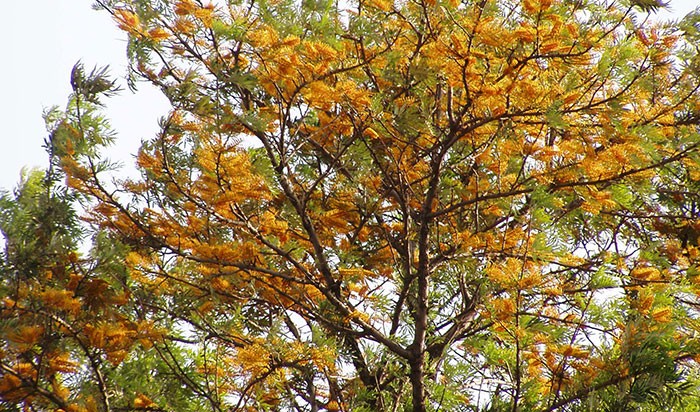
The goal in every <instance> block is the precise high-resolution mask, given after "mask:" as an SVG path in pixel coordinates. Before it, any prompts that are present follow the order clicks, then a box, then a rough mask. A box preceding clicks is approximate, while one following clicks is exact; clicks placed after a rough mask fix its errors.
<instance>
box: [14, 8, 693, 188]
mask: <svg viewBox="0 0 700 412" xmlns="http://www.w3.org/2000/svg"><path fill="white" fill-rule="evenodd" d="M2 1H3V3H4V6H3V10H2V13H0V39H3V40H4V44H3V53H2V63H0V79H2V83H3V84H2V86H3V89H4V90H3V91H4V93H3V96H2V99H0V125H1V126H0V188H4V189H11V188H14V187H15V185H16V183H17V182H18V180H19V173H20V170H21V169H22V168H23V167H25V166H28V167H46V159H47V158H46V154H45V152H44V150H43V148H42V147H41V146H42V143H43V141H44V138H45V137H46V135H47V132H46V130H45V128H44V123H43V120H42V117H41V115H42V112H43V110H44V108H47V107H50V106H53V105H58V106H60V107H63V106H64V105H65V103H66V98H67V96H68V94H69V93H70V83H69V78H70V70H71V68H72V67H73V65H74V64H75V62H76V61H78V60H82V61H83V63H84V64H85V67H86V69H88V70H89V69H92V67H93V66H95V65H97V66H104V65H109V66H110V68H111V74H112V75H113V76H116V77H119V78H120V80H121V79H123V78H124V75H125V74H126V52H125V48H126V40H125V35H124V34H123V33H122V32H121V31H120V30H118V29H116V26H115V25H114V24H113V23H112V21H111V19H110V17H109V15H108V14H107V13H105V12H96V11H94V10H92V8H91V7H90V6H91V5H92V0H33V1H32V2H31V6H29V5H28V4H27V3H26V2H24V1H12V0H2ZM698 6H700V1H699V0H672V1H671V9H672V13H666V12H662V13H660V15H659V16H658V17H660V18H681V17H682V16H684V15H685V14H687V13H688V12H689V11H691V10H692V9H694V8H695V7H698ZM121 84H122V86H123V88H124V89H125V90H124V91H122V93H121V94H120V95H119V96H118V97H115V98H112V99H109V100H104V101H103V102H104V103H106V104H107V109H106V112H107V116H108V117H109V118H110V119H111V120H112V126H113V127H114V128H115V129H116V130H117V132H118V133H119V135H118V141H117V144H116V147H114V148H112V150H111V151H110V154H111V155H110V158H111V159H113V160H121V161H123V162H125V163H130V158H131V155H132V154H133V153H135V152H136V150H137V149H138V147H139V143H140V141H141V140H142V139H147V138H150V137H151V136H153V135H154V133H155V132H156V131H157V120H158V118H159V117H160V116H162V115H164V114H165V113H167V110H168V104H167V101H166V100H165V98H164V97H163V96H162V95H161V94H160V92H159V91H158V90H156V89H154V88H152V87H150V86H148V85H145V84H144V85H143V86H141V87H140V88H139V91H138V93H137V94H132V93H131V92H129V91H128V89H126V87H125V84H124V82H123V80H122V81H121Z"/></svg>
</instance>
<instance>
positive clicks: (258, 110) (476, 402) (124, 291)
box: [0, 0, 700, 412]
mask: <svg viewBox="0 0 700 412" xmlns="http://www.w3.org/2000/svg"><path fill="white" fill-rule="evenodd" d="M637 3H641V2H633V3H631V4H627V3H624V2H603V1H585V2H570V1H549V0H541V1H536V0H524V1H522V2H520V1H518V2H511V1H499V2H495V1H493V2H491V1H473V2H472V1H465V2H455V1H437V0H421V1H407V2H390V1H385V0H373V1H359V2H356V1H351V2H343V3H340V2H330V1H322V0H321V1H302V2H294V1H288V0H279V1H274V2H267V1H239V2H226V4H218V5H215V4H204V3H200V2H198V1H193V0H180V1H174V2H172V1H166V0H164V1H148V2H147V1H142V2H116V1H114V2H113V1H107V0H104V1H99V2H98V5H99V7H100V8H101V9H103V10H106V11H107V12H109V13H111V14H112V15H113V16H114V19H115V21H116V23H117V24H118V25H119V27H120V28H122V29H123V30H125V31H126V32H128V33H129V39H130V40H129V47H128V51H129V56H130V59H131V64H132V67H131V74H132V77H131V80H132V81H133V82H135V81H136V80H143V79H145V80H147V81H149V82H151V83H153V84H155V85H157V86H158V87H160V88H161V89H162V90H163V92H164V94H165V95H166V96H167V97H168V98H169V99H170V101H171V103H172V111H171V112H170V113H168V114H167V115H166V116H165V117H164V118H163V119H162V121H161V126H162V127H161V131H160V133H159V134H158V135H157V136H156V137H154V138H152V139H150V140H148V141H145V142H144V143H143V145H142V147H141V149H140V150H139V153H138V155H137V157H136V163H137V168H138V170H139V172H140V177H139V178H121V179H119V178H116V177H114V174H113V173H112V172H111V170H112V169H113V166H112V165H111V164H110V162H109V161H108V160H107V159H106V157H105V155H104V151H105V148H106V147H107V146H108V143H109V142H110V139H111V138H112V134H111V132H110V130H109V127H108V125H107V124H106V123H105V121H104V119H103V118H102V115H101V114H100V111H101V109H100V102H99V100H98V97H99V96H100V94H102V93H105V92H106V93H110V92H112V91H113V90H114V84H113V83H112V82H111V81H110V80H109V79H108V78H107V75H106V73H105V72H104V71H100V70H96V71H93V73H91V74H87V73H85V71H84V70H83V68H82V67H81V66H80V65H78V66H76V68H75V69H74V71H73V75H72V84H73V87H74V93H73V94H72V96H71V99H70V102H69V105H68V107H67V109H66V111H65V113H62V114H61V113H56V114H55V117H56V122H55V125H54V127H53V129H52V130H53V133H52V138H51V139H50V145H49V146H50V148H51V152H52V154H53V158H52V159H53V164H54V165H55V167H57V168H60V169H61V170H62V172H63V173H65V175H66V183H67V185H68V186H69V187H70V188H71V190H73V191H75V193H76V195H77V196H80V197H81V198H82V199H83V201H84V202H85V203H84V205H85V208H86V210H87V212H86V213H87V216H86V221H87V222H88V223H89V224H90V225H91V227H92V230H95V231H96V232H97V233H100V235H99V236H101V237H98V239H109V242H107V243H108V244H109V245H110V247H111V248H113V249H115V248H116V249H115V250H117V251H115V252H114V253H113V256H117V257H121V258H117V259H114V262H113V263H114V265H113V267H111V268H110V269H109V270H104V271H97V270H96V271H94V272H95V275H94V279H95V280H94V281H95V282H100V281H105V282H107V285H105V286H104V287H105V288H106V289H105V290H109V291H110V292H108V293H107V295H106V296H112V295H113V296H114V298H108V299H106V300H105V301H106V303H105V306H107V307H108V308H109V309H104V310H106V311H108V313H112V314H114V315H111V316H112V317H111V318H109V319H115V321H114V322H117V323H118V325H114V324H113V323H112V324H110V325H109V326H105V328H106V329H105V331H103V332H101V333H102V335H100V334H97V332H95V330H96V329H95V322H96V321H97V319H104V314H102V312H99V311H95V310H92V307H91V306H90V304H89V303H87V302H89V301H91V300H93V301H94V300H95V296H96V295H99V294H100V293H102V292H101V291H92V292H84V293H83V292H79V291H78V290H77V289H75V288H74V289H71V288H70V285H69V284H65V283H59V285H60V287H62V288H63V289H60V290H58V289H57V292H56V293H60V294H62V295H61V296H64V297H65V299H66V302H68V300H70V302H73V305H74V306H75V308H76V310H75V311H74V315H73V314H72V313H73V312H70V310H69V311H68V312H70V313H71V316H69V317H63V318H61V319H62V321H59V320H57V319H54V318H53V317H48V318H47V317H44V318H42V319H43V320H42V322H45V325H47V326H43V328H44V329H42V330H41V331H39V332H37V334H38V336H43V337H45V339H46V341H47V342H49V341H50V342H55V341H56V339H58V338H55V339H54V337H53V335H48V337H46V336H47V334H46V330H47V329H48V328H50V327H55V326H56V325H58V324H61V322H63V323H65V324H66V325H65V328H72V330H73V331H74V332H70V333H67V335H70V337H71V338H72V339H73V342H75V343H76V344H77V347H76V346H75V344H73V347H72V348H67V349H65V351H67V353H71V354H73V355H71V356H81V357H82V359H88V360H89V361H90V364H91V365H92V367H91V368H88V369H87V370H65V371H60V373H61V376H63V377H64V378H65V379H64V380H65V381H71V382H72V380H81V379H82V380H83V381H85V382H86V383H85V384H84V385H87V386H89V385H90V384H92V385H93V386H94V382H95V380H94V379H91V378H90V377H89V376H88V375H90V374H91V373H92V374H93V375H96V374H97V373H98V372H99V371H103V370H104V371H109V373H111V374H112V375H110V376H109V377H103V378H100V379H97V386H98V387H97V388H96V389H94V390H93V389H85V391H86V392H85V393H86V394H87V393H95V396H94V399H96V400H97V399H99V400H100V401H99V402H98V401H92V403H91V402H90V401H89V400H88V399H87V397H86V396H87V395H86V396H83V395H82V394H81V393H80V391H78V392H76V394H74V395H70V396H68V395H66V396H62V397H59V398H56V399H54V398H52V396H54V394H55V393H56V392H57V391H56V390H53V389H51V388H49V387H46V386H41V388H43V389H42V390H41V391H39V390H38V389H36V390H35V391H34V392H32V393H31V398H29V397H27V396H30V394H28V393H24V392H23V394H24V395H23V396H24V397H23V398H21V399H22V401H23V402H24V403H25V404H26V405H29V404H31V405H35V406H34V407H36V408H41V407H42V404H41V403H35V401H34V399H35V398H36V399H39V398H41V402H45V403H46V404H47V405H48V404H51V403H52V402H53V405H55V406H57V407H61V408H64V409H66V410H68V409H67V408H71V407H72V408H74V409H75V410H80V408H83V409H86V410H144V409H145V410H193V409H205V410H214V411H220V410H271V411H286V410H290V411H293V410H298V411H302V410H308V411H321V410H328V411H341V410H342V411H350V410H352V411H362V410H366V411H375V410H381V411H384V410H386V411H394V410H412V411H416V412H420V411H427V410H465V411H467V410H489V411H525V410H527V411H530V410H533V411H555V410H567V411H582V410H615V411H618V410H654V408H657V409H658V408H660V407H664V408H666V409H668V408H672V407H678V408H681V409H682V410H688V409H689V408H697V404H698V402H697V400H696V399H695V398H696V395H697V389H696V382H697V379H696V375H697V370H698V369H697V363H696V362H697V360H698V359H700V357H699V356H700V341H698V333H699V332H700V325H699V324H698V322H697V318H698V315H699V313H698V305H699V304H700V301H698V296H700V289H699V284H700V281H699V278H698V270H697V263H698V251H699V249H698V239H699V238H700V236H699V234H700V220H699V218H700V215H699V212H698V200H699V199H698V190H697V189H698V185H699V183H698V182H699V181H700V175H698V170H700V168H699V164H698V161H699V160H700V153H699V147H698V146H699V145H700V138H699V137H698V123H699V122H700V97H699V96H700V94H699V93H698V88H700V70H699V67H700V60H699V59H700V58H699V57H698V55H697V49H696V48H695V46H694V44H697V43H695V42H694V39H695V38H696V37H697V33H698V27H700V26H699V25H700V18H699V17H698V14H691V15H690V16H688V17H687V18H686V19H684V20H683V22H682V24H678V25H676V24H658V23H651V22H650V21H649V20H647V19H645V16H646V15H645V14H644V13H648V12H649V11H652V10H653V9H654V8H655V7H656V6H650V5H649V4H647V3H648V2H643V3H644V5H641V4H637ZM657 3H658V2H657ZM660 6H661V4H660V3H659V4H658V7H660ZM132 85H136V83H132ZM110 173H111V174H110ZM110 176H112V178H111V180H110ZM11 222H14V221H11ZM13 225H16V223H11V224H10V225H9V227H12V226H13ZM6 233H7V231H6ZM8 238H11V237H9V236H8ZM8 245H10V243H8ZM9 250H10V248H9V247H8V253H7V257H8V259H9V257H10V256H11V254H10V252H9ZM92 256H93V259H94V258H97V257H98V256H99V253H95V254H93V255H92ZM73 261H76V259H75V258H73ZM73 261H71V260H70V259H69V262H71V263H72V264H75V263H73ZM78 261H79V260H78ZM78 261H76V262H78ZM46 264H47V263H44V265H46ZM52 264H53V263H52ZM15 271H16V272H17V273H24V272H22V271H20V270H19V269H17V270H15ZM117 275H118V276H117ZM86 276H87V275H86ZM115 276H117V278H118V279H119V280H118V281H114V282H110V281H106V280H105V279H107V278H109V277H112V278H114V277H115ZM37 279H39V280H38V281H36V282H35V284H37V286H36V287H39V288H42V287H44V288H45V287H47V286H46V285H53V284H54V283H51V282H56V280H55V279H56V278H53V277H52V278H51V279H43V278H37ZM52 279H53V280H52ZM47 282H48V283H47ZM6 283H7V284H10V283H11V282H9V281H8V282H6ZM100 284H101V283H100ZM51 287H58V286H51ZM6 293H7V292H6ZM109 293H111V294H112V295H110V294H109ZM42 296H43V295H42ZM117 297H119V298H121V299H122V300H116V301H115V300H114V299H119V298H117ZM25 298H26V297H25ZM27 299H28V298H27ZM62 299H63V298H62ZM110 299H112V300H110ZM39 300H40V302H39V303H38V304H39V305H47V304H54V301H52V300H50V299H49V300H47V299H43V300H41V299H39ZM15 301H18V299H15ZM61 302H63V301H61ZM13 304H14V305H15V306H12V305H13ZM24 306H25V305H24V304H23V305H22V307H24ZM78 309H79V310H78ZM3 310H4V311H6V312H7V311H14V312H13V313H18V312H17V311H19V317H18V319H19V321H20V322H29V323H31V322H33V320H32V319H33V318H32V317H31V316H29V315H28V314H24V312H22V311H21V310H20V307H19V306H18V305H17V304H16V303H12V304H10V303H5V307H4V309H3ZM62 310H67V309H62ZM51 325H53V326H51ZM91 328H92V329H91ZM68 330H71V329H68ZM109 331H112V333H117V334H118V335H119V336H120V338H119V339H114V340H112V339H110V338H109V337H108V336H109V333H110V332H109ZM65 334H66V333H65V332H64V335H65ZM95 334H96V336H97V337H95ZM83 336H84V337H83ZM121 336H123V337H124V339H123V340H120V339H121ZM99 337H103V338H102V340H100V339H99ZM23 339H24V338H23V337H22V338H20V339H16V338H15V339H12V340H11V341H12V342H14V343H11V345H14V346H12V348H13V351H14V352H11V354H15V355H16V356H19V357H23V356H27V352H29V354H30V355H31V356H35V357H36V356H39V355H40V354H42V353H45V352H46V349H44V348H45V346H42V345H43V343H42V342H43V341H41V340H37V339H39V338H35V339H33V340H31V342H29V343H26V345H25V344H23V343H22V342H23ZM42 339H43V338H42ZM25 340H26V339H25ZM116 342H120V343H116ZM22 345H24V346H22ZM81 351H82V352H81ZM115 351H119V356H116V357H115V355H114V353H115ZM76 353H81V354H80V355H75V354H76ZM4 356H5V357H7V356H8V353H4ZM107 361H109V362H107ZM123 362H128V363H129V364H130V365H131V366H130V367H131V368H140V370H149V369H153V370H158V371H161V372H159V373H157V374H155V376H154V378H153V379H154V380H153V381H151V382H150V383H148V382H134V381H133V380H131V381H130V380H129V379H128V378H127V379H125V378H124V376H125V375H124V374H125V373H126V370H127V369H128V368H124V365H125V363H123ZM38 363H39V361H34V363H33V365H38ZM19 364H20V363H15V364H14V365H19ZM95 364H96V365H95ZM3 365H4V366H3V370H4V371H5V372H3V373H4V375H3V378H2V379H3V380H2V381H0V384H1V385H5V386H0V393H2V395H1V396H2V397H3V399H5V400H6V401H9V402H12V401H13V400H17V399H19V398H17V397H14V398H10V397H9V396H10V395H8V393H10V392H8V389H7V388H10V386H11V385H15V386H11V387H12V388H20V387H21V388H25V389H26V388H28V387H34V388H38V387H39V386H40V385H37V384H34V386H31V385H29V383H32V382H37V381H38V378H37V377H36V376H37V372H33V370H37V367H34V369H31V370H30V371H29V372H23V371H22V370H20V368H19V366H13V365H11V364H10V363H5V364H3ZM42 370H43V369H42ZM105 373H106V372H105ZM120 373H121V375H120ZM112 376H114V378H111V377H112ZM120 376H121V377H120ZM23 379H24V380H23ZM25 380H26V381H28V382H25ZM163 382H170V385H171V386H170V387H172V388H173V390H174V391H175V390H176V389H175V388H177V391H179V392H177V393H179V394H180V395H181V396H182V397H183V399H186V400H189V402H190V403H184V401H183V403H180V404H177V405H176V404H173V403H169V402H171V399H170V398H169V397H168V396H166V395H165V394H164V392H163V390H162V389H163V387H165V386H164V385H163ZM8 385H10V386H8ZM74 387H75V388H78V386H74ZM23 390H24V389H23ZM90 390H92V391H93V392H89V391H90ZM130 390H131V391H132V392H130V393H129V391H130ZM165 393H167V392H165ZM59 401H60V402H63V403H60V402H59ZM110 402H111V403H110ZM674 405H675V406H674ZM683 408H685V409H683Z"/></svg>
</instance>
